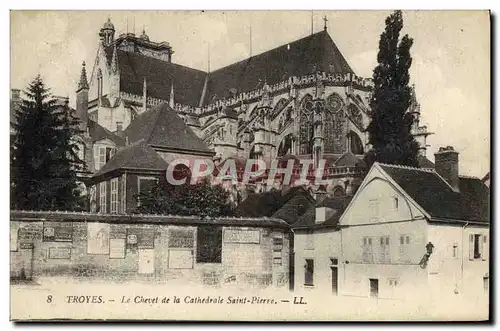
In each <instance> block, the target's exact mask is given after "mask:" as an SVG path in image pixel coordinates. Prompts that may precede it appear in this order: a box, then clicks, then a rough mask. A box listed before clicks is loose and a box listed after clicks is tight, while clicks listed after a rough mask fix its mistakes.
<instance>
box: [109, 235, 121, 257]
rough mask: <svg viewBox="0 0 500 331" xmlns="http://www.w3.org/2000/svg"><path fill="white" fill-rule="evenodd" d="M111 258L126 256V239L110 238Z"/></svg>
mask: <svg viewBox="0 0 500 331" xmlns="http://www.w3.org/2000/svg"><path fill="white" fill-rule="evenodd" d="M109 258H110V259H124V258H125V239H110V240H109Z"/></svg>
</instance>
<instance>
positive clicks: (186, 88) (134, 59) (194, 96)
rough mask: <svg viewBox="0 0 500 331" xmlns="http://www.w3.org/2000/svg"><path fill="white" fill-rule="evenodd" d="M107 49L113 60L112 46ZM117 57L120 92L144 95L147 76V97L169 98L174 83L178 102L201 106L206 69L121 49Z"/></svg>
mask: <svg viewBox="0 0 500 331" xmlns="http://www.w3.org/2000/svg"><path fill="white" fill-rule="evenodd" d="M105 51H106V56H107V59H108V62H109V63H111V60H112V56H113V47H112V46H109V47H107V48H106V49H105ZM117 58H118V68H119V70H120V90H121V91H123V92H126V93H131V94H134V95H142V94H143V88H144V78H145V79H146V85H147V96H148V97H153V98H158V99H161V100H170V91H171V88H172V83H173V84H174V100H175V102H176V103H180V104H184V105H190V106H193V107H197V106H198V105H199V102H200V98H201V94H202V91H203V85H204V83H205V79H206V76H207V73H206V72H204V71H200V70H196V69H192V68H189V67H185V66H182V65H179V64H175V63H171V62H167V61H162V60H160V59H155V58H152V57H149V56H145V55H142V54H140V53H133V52H127V51H124V50H120V49H117Z"/></svg>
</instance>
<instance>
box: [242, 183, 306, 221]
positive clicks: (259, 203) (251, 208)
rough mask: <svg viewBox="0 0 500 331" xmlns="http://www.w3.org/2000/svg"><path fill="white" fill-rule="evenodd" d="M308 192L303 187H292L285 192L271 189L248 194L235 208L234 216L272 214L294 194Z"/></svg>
mask: <svg viewBox="0 0 500 331" xmlns="http://www.w3.org/2000/svg"><path fill="white" fill-rule="evenodd" d="M300 193H303V194H309V193H307V191H306V190H305V189H304V188H303V187H300V186H298V187H292V188H290V189H288V190H287V191H286V192H285V191H283V190H281V191H278V190H272V191H269V192H263V193H256V194H250V195H249V196H248V197H247V198H246V199H245V200H243V201H242V202H241V203H240V204H239V205H238V207H236V209H235V211H234V212H235V215H236V216H242V217H263V216H268V217H270V216H272V215H273V214H274V213H276V212H277V211H278V210H279V209H280V208H281V207H283V206H284V205H285V204H286V203H287V202H288V201H289V200H290V199H291V198H293V197H294V196H295V195H296V194H300Z"/></svg>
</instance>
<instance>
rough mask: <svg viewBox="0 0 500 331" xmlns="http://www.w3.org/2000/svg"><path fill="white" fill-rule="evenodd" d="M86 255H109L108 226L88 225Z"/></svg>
mask: <svg viewBox="0 0 500 331" xmlns="http://www.w3.org/2000/svg"><path fill="white" fill-rule="evenodd" d="M87 253H88V254H100V255H107V254H109V224H105V223H88V228H87Z"/></svg>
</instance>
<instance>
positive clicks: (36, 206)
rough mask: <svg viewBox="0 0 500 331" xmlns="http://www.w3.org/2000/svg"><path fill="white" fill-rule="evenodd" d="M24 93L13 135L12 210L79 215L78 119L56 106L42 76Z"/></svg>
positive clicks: (68, 111) (80, 164)
mask: <svg viewBox="0 0 500 331" xmlns="http://www.w3.org/2000/svg"><path fill="white" fill-rule="evenodd" d="M24 94H25V98H23V99H22V100H21V103H20V105H19V107H18V108H17V109H16V110H15V113H14V121H13V123H12V131H11V207H12V208H15V209H29V210H56V209H58V210H79V209H81V205H82V202H83V199H82V198H81V197H80V196H79V195H80V192H79V189H78V184H77V170H78V169H82V168H83V165H84V162H83V161H82V160H80V159H79V158H78V145H77V142H76V141H75V139H74V138H75V137H76V135H77V134H78V133H79V131H78V120H77V118H76V117H75V116H74V115H73V113H72V111H71V109H70V108H69V107H68V106H67V105H65V106H61V105H57V104H56V102H57V101H56V100H55V99H53V98H52V97H51V95H50V90H49V88H47V87H46V85H45V84H44V82H43V80H42V78H41V77H40V76H37V77H36V78H35V79H34V80H33V81H32V82H31V83H30V84H29V86H28V88H27V90H26V91H25V92H24Z"/></svg>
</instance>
